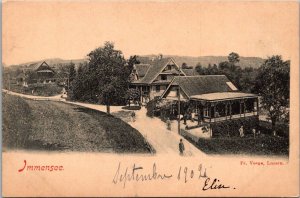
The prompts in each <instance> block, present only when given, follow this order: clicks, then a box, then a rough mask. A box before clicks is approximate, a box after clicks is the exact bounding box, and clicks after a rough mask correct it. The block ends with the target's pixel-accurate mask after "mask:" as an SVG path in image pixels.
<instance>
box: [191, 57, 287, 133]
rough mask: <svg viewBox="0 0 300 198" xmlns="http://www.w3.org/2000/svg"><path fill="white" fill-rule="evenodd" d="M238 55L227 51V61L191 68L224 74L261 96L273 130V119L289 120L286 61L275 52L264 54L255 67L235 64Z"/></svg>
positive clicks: (274, 123)
mask: <svg viewBox="0 0 300 198" xmlns="http://www.w3.org/2000/svg"><path fill="white" fill-rule="evenodd" d="M238 62H239V55H238V54H237V53H234V52H232V53H230V54H229V56H228V61H224V62H221V63H219V64H218V65H215V64H214V65H213V66H211V65H209V66H208V67H206V68H205V67H202V66H201V64H198V65H197V66H196V67H195V70H196V71H197V72H198V74H200V75H220V74H224V75H226V76H227V77H228V78H229V80H230V81H232V82H233V83H234V84H235V85H236V86H237V87H238V88H239V90H241V91H243V92H252V93H256V94H258V95H259V96H261V105H262V108H263V109H264V110H265V111H267V114H268V117H269V118H270V120H271V122H272V130H273V131H274V130H275V125H276V123H277V122H284V123H287V124H288V123H289V107H290V61H289V60H287V61H284V60H282V57H281V56H279V55H274V56H271V57H268V59H266V60H265V62H264V63H263V64H262V65H261V66H260V67H259V68H257V69H254V68H251V67H246V68H244V69H242V68H241V67H240V66H238V65H237V64H238Z"/></svg>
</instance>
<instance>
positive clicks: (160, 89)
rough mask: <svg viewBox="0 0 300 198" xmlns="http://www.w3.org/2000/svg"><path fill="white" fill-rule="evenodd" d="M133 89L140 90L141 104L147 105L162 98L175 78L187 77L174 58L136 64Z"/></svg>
mask: <svg viewBox="0 0 300 198" xmlns="http://www.w3.org/2000/svg"><path fill="white" fill-rule="evenodd" d="M132 76H133V82H132V83H131V87H132V88H136V89H138V90H140V95H141V102H142V103H145V102H148V101H149V100H152V99H154V98H155V97H160V96H161V95H162V93H164V92H165V90H166V88H167V87H168V86H169V84H170V83H171V81H172V80H173V78H174V76H185V73H184V72H183V71H182V70H181V69H180V67H179V66H178V65H177V64H176V63H175V61H174V60H173V59H172V58H162V57H161V56H160V57H158V58H156V59H151V60H149V61H144V62H143V63H141V64H135V65H134V68H133V71H132Z"/></svg>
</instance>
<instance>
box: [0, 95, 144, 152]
mask: <svg viewBox="0 0 300 198" xmlns="http://www.w3.org/2000/svg"><path fill="white" fill-rule="evenodd" d="M2 111H3V118H4V120H3V146H4V147H6V148H21V149H22V148H25V149H36V150H71V151H104V152H107V151H115V152H138V153H148V152H149V146H148V144H147V142H145V139H144V138H143V137H142V135H141V134H140V133H139V132H138V131H137V130H135V129H134V128H132V127H131V126H130V125H128V124H127V123H125V122H123V121H122V120H120V119H118V118H115V117H113V116H110V115H107V114H105V113H102V112H98V111H95V110H91V109H87V108H82V107H78V106H74V105H70V104H64V103H59V102H49V101H32V100H24V99H21V98H19V97H15V96H10V95H5V94H4V95H3V110H2Z"/></svg>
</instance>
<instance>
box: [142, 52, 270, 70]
mask: <svg viewBox="0 0 300 198" xmlns="http://www.w3.org/2000/svg"><path fill="white" fill-rule="evenodd" d="M155 56H157V55H144V56H140V57H139V60H141V62H142V61H143V60H144V59H149V58H150V59H151V58H152V57H155ZM163 57H172V58H174V60H175V62H176V63H177V64H178V65H179V66H181V65H182V63H186V64H187V65H188V66H193V67H195V66H196V65H197V63H201V65H202V66H204V67H207V66H208V65H209V64H211V65H214V64H216V65H218V64H219V63H220V62H223V61H228V59H227V56H198V57H193V56H177V55H163ZM264 61H265V60H264V59H262V58H259V57H242V56H241V57H240V62H239V63H238V65H239V66H241V67H242V68H245V67H253V68H258V67H260V66H261V65H262V64H263V63H264Z"/></svg>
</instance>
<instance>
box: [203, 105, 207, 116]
mask: <svg viewBox="0 0 300 198" xmlns="http://www.w3.org/2000/svg"><path fill="white" fill-rule="evenodd" d="M203 116H204V117H208V108H207V107H205V108H204V109H203Z"/></svg>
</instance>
